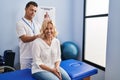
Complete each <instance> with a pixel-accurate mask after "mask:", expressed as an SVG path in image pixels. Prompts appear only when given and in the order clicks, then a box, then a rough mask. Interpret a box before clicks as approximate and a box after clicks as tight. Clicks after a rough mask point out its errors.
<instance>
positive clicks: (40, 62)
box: [32, 20, 71, 80]
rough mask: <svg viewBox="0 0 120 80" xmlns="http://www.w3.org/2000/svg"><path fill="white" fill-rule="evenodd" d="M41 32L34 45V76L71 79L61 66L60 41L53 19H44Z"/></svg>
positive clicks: (41, 78) (48, 78)
mask: <svg viewBox="0 0 120 80" xmlns="http://www.w3.org/2000/svg"><path fill="white" fill-rule="evenodd" d="M40 32H41V38H38V39H36V40H35V41H34V42H33V46H32V56H33V66H32V75H33V77H34V78H35V79H37V80H71V79H70V77H69V75H68V74H67V73H66V72H65V70H63V69H62V68H61V67H60V61H61V51H60V42H59V40H58V39H57V38H56V36H57V31H56V29H55V27H54V25H53V23H52V21H50V20H45V21H43V24H42V27H41V30H40Z"/></svg>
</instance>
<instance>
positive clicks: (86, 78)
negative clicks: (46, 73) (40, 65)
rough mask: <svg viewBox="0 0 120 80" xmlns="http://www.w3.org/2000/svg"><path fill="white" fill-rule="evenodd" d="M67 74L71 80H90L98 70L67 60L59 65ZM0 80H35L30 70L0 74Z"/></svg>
mask: <svg viewBox="0 0 120 80" xmlns="http://www.w3.org/2000/svg"><path fill="white" fill-rule="evenodd" d="M60 66H61V67H62V68H63V69H65V70H66V72H67V73H68V74H69V76H70V77H71V79H72V80H90V76H92V75H94V74H96V73H97V72H98V70H97V69H96V68H95V67H93V66H91V65H88V64H86V63H84V62H81V61H79V60H75V59H68V60H64V61H62V62H61V65H60ZM0 80H35V79H34V78H33V77H32V75H31V69H23V70H16V71H12V72H6V73H0Z"/></svg>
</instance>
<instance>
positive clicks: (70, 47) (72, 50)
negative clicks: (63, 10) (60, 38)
mask: <svg viewBox="0 0 120 80" xmlns="http://www.w3.org/2000/svg"><path fill="white" fill-rule="evenodd" d="M61 49H62V59H63V60H66V59H77V57H78V53H79V51H78V47H77V45H76V44H75V43H73V42H69V41H67V42H64V43H63V44H62V45H61Z"/></svg>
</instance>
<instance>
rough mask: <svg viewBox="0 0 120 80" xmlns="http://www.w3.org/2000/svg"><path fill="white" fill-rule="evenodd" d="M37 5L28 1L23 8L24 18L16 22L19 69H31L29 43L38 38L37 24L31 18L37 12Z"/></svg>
mask: <svg viewBox="0 0 120 80" xmlns="http://www.w3.org/2000/svg"><path fill="white" fill-rule="evenodd" d="M37 9H38V5H37V3H36V2H34V1H30V2H28V3H27V4H26V7H25V16H24V17H23V18H22V19H21V20H20V21H18V22H17V27H16V31H17V35H18V37H19V47H20V67H21V69H26V68H31V63H32V56H31V42H32V41H33V40H35V39H36V38H38V37H39V33H40V31H39V30H40V29H39V26H40V25H39V24H38V23H36V22H35V21H34V20H33V18H34V16H35V14H36V12H37Z"/></svg>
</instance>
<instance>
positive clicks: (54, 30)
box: [40, 20, 58, 38]
mask: <svg viewBox="0 0 120 80" xmlns="http://www.w3.org/2000/svg"><path fill="white" fill-rule="evenodd" d="M48 24H52V26H53V37H57V34H58V32H57V31H56V27H55V26H54V24H53V23H52V20H44V21H43V23H42V27H41V29H40V34H41V37H42V38H45V33H44V31H45V29H46V28H47V27H48Z"/></svg>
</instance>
